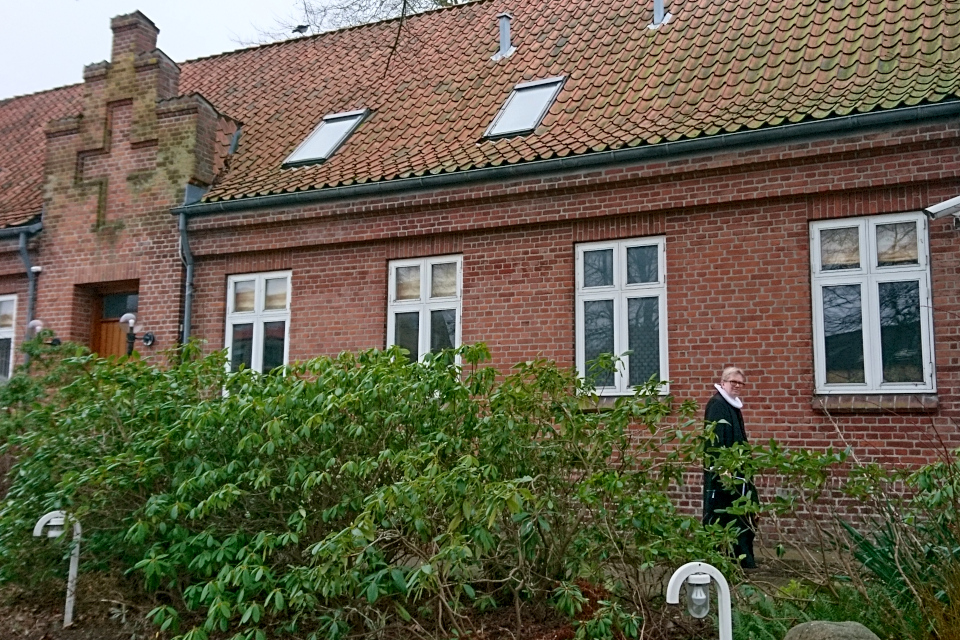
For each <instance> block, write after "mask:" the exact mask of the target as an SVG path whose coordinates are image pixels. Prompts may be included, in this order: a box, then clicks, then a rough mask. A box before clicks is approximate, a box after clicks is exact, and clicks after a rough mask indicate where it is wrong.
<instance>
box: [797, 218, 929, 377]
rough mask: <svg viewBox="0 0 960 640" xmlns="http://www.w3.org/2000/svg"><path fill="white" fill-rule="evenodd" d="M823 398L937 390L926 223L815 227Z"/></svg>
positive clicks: (865, 221)
mask: <svg viewBox="0 0 960 640" xmlns="http://www.w3.org/2000/svg"><path fill="white" fill-rule="evenodd" d="M810 248H811V264H812V272H813V274H812V275H813V278H812V287H813V326H814V360H815V364H816V388H817V392H819V393H897V392H900V393H902V392H920V391H933V390H934V370H933V331H932V330H933V326H932V320H931V307H930V269H929V263H928V256H927V226H926V218H925V217H924V216H923V214H921V213H911V214H900V215H886V216H874V217H870V218H853V219H850V218H847V219H843V220H828V221H823V222H815V223H812V224H811V225H810Z"/></svg>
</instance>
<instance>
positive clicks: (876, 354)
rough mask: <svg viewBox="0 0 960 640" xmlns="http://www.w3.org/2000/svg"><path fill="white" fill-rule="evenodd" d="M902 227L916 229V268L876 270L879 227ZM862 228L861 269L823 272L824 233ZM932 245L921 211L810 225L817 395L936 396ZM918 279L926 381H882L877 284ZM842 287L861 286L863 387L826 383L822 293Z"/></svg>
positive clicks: (896, 266)
mask: <svg viewBox="0 0 960 640" xmlns="http://www.w3.org/2000/svg"><path fill="white" fill-rule="evenodd" d="M898 222H915V223H916V224H917V262H918V264H915V265H895V266H887V267H880V266H877V261H878V259H877V242H876V240H877V227H878V226H880V225H885V224H893V223H898ZM853 227H856V228H857V229H858V234H859V239H860V266H859V268H856V269H836V270H827V271H825V270H823V269H822V265H821V255H820V232H821V231H823V230H825V229H844V228H853ZM929 252H930V244H929V242H928V240H927V218H926V216H924V215H923V213H921V212H911V213H902V214H890V215H878V216H869V217H861V218H841V219H835V220H823V221H818V222H811V223H810V264H811V270H810V273H811V293H812V296H811V297H812V299H813V304H812V307H813V334H814V349H813V352H814V367H815V375H814V378H815V388H816V393H818V394H851V393H854V394H883V393H933V392H935V391H936V375H935V371H936V367H935V363H934V345H933V312H932V310H933V306H932V300H931V289H930V253H929ZM907 280H916V281H917V282H918V283H919V292H920V343H921V349H922V355H921V358H922V362H923V381H922V382H883V359H882V353H881V342H880V305H879V285H880V284H882V283H884V282H904V281H907ZM838 285H860V301H861V317H862V326H863V329H862V331H863V359H864V380H865V382H863V383H830V384H828V383H827V371H826V370H827V364H826V342H825V331H824V326H823V288H824V287H826V286H838Z"/></svg>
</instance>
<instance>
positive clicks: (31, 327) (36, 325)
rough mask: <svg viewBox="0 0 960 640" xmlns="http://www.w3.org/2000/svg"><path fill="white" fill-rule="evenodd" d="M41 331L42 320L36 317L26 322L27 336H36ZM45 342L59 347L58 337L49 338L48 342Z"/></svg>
mask: <svg viewBox="0 0 960 640" xmlns="http://www.w3.org/2000/svg"><path fill="white" fill-rule="evenodd" d="M41 331H43V320H40V319H39V318H37V319H36V320H31V321H30V322H28V323H27V338H33V337H36V335H37V334H38V333H40V332H41ZM46 344H48V345H50V346H51V347H59V346H60V338H51V340H50V342H47V343H46Z"/></svg>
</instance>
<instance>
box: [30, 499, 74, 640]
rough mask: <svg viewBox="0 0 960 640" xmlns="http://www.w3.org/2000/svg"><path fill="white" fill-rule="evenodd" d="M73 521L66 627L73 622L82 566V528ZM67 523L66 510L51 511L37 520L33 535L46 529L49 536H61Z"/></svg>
mask: <svg viewBox="0 0 960 640" xmlns="http://www.w3.org/2000/svg"><path fill="white" fill-rule="evenodd" d="M71 521H72V522H73V551H72V552H71V554H70V572H69V573H68V574H67V603H66V605H65V606H64V609H63V626H64V627H69V626H70V625H71V624H73V602H74V600H75V599H76V595H77V569H78V568H79V566H80V533H81V531H82V529H81V527H80V523H79V522H77V521H76V520H71ZM66 524H67V513H66V512H65V511H51V512H49V513H47V514H44V516H43V517H42V518H40V519H39V520H37V524H36V525H35V526H34V527H33V535H34V537H36V538H40V537H42V536H43V535H44V531H46V536H47V537H48V538H59V537H60V536H61V535H63V530H64V527H65V526H66Z"/></svg>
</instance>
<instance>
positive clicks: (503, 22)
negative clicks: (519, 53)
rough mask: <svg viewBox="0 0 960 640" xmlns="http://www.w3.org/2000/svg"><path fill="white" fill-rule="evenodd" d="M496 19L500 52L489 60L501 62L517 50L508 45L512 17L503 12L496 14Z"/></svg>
mask: <svg viewBox="0 0 960 640" xmlns="http://www.w3.org/2000/svg"><path fill="white" fill-rule="evenodd" d="M497 18H498V19H499V20H500V50H499V51H497V52H496V53H495V54H493V57H492V58H490V59H491V60H502V59H503V58H507V57H509V56H510V55H511V54H513V52H514V51H516V50H517V48H516V47H514V46H513V45H511V44H510V20H512V19H513V16H512V15H510V14H509V13H507V12H503V13H499V14H497Z"/></svg>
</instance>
